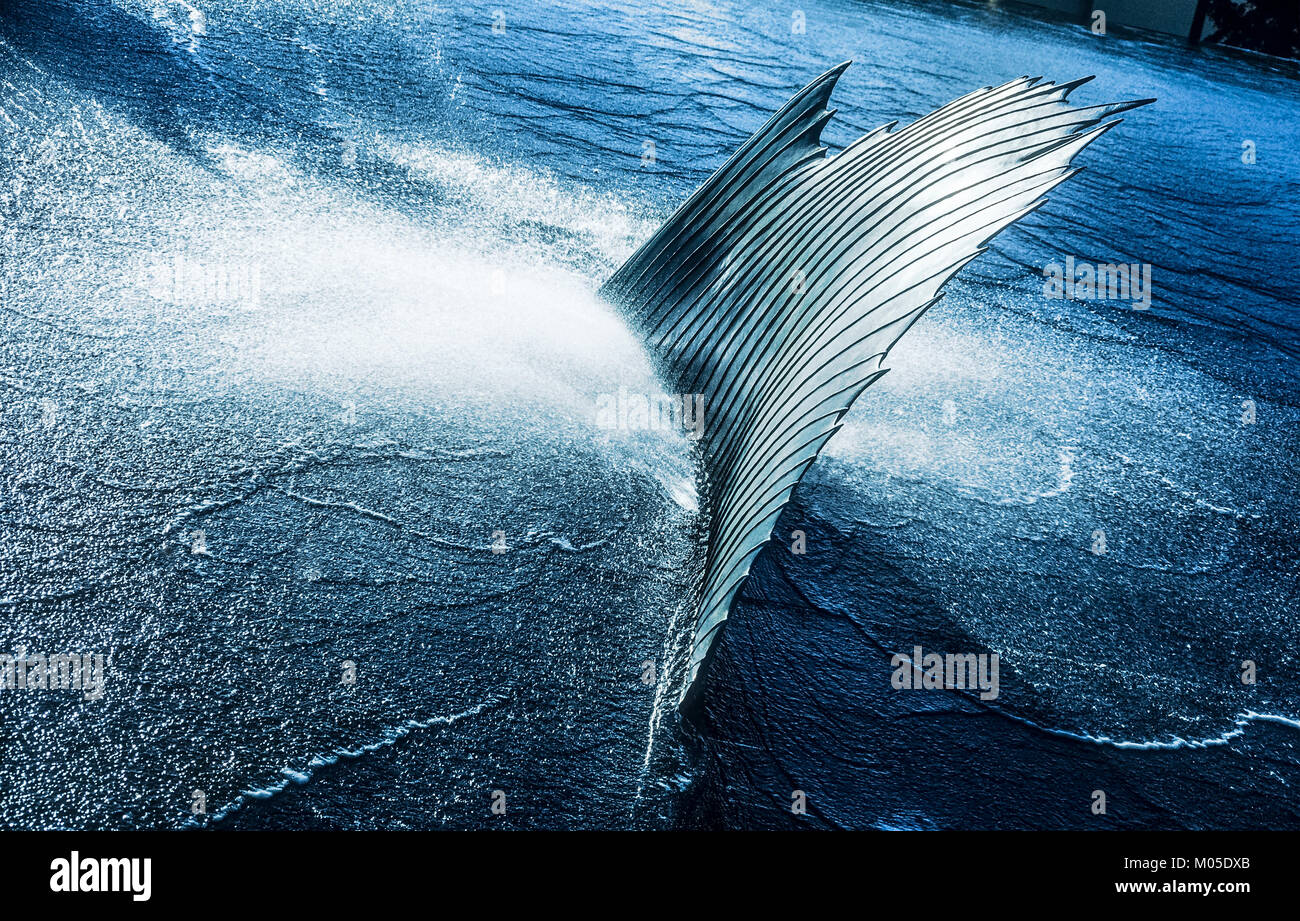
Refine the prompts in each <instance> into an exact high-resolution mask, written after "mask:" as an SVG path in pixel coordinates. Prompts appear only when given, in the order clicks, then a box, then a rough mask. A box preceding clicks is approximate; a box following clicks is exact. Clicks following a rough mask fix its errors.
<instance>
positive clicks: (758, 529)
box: [601, 62, 1152, 702]
mask: <svg viewBox="0 0 1300 921" xmlns="http://www.w3.org/2000/svg"><path fill="white" fill-rule="evenodd" d="M848 66H849V64H848V62H846V63H844V64H841V65H839V66H838V67H835V68H834V69H832V70H830V71H827V72H826V73H825V74H823V75H822V76H820V77H818V78H817V79H816V80H814V81H813V82H812V83H810V84H809V85H808V86H807V87H805V88H804V89H803V90H801V91H800V92H799V93H798V94H797V95H796V96H795V97H794V98H793V99H791V100H790V101H789V102H788V103H786V105H785V106H784V107H783V108H782V109H781V110H780V111H779V112H777V113H776V115H774V116H773V117H772V118H771V120H770V121H768V123H767V124H766V125H764V126H763V127H762V128H760V129H759V130H758V131H757V132H756V133H755V134H754V135H753V136H752V137H750V138H749V140H747V141H746V142H745V143H744V145H742V146H741V148H740V149H739V150H738V151H736V153H735V154H734V155H733V156H732V157H731V159H729V160H728V161H727V162H726V163H725V164H723V166H722V167H721V168H720V169H719V170H718V171H717V172H715V173H714V174H713V175H712V176H711V177H710V178H709V179H708V181H707V182H705V183H704V185H702V186H701V187H700V188H699V189H698V190H696V192H695V193H694V194H693V195H692V196H691V197H690V198H689V199H688V200H687V201H686V203H685V204H683V205H682V206H681V207H680V208H678V209H677V211H676V213H674V214H673V216H672V217H671V218H669V220H668V221H667V222H666V223H665V224H664V225H663V226H662V227H660V228H659V229H658V231H656V232H655V234H654V235H653V236H652V237H651V238H650V239H649V240H648V241H646V243H645V244H644V245H643V246H642V247H641V248H640V249H638V250H637V251H636V253H635V254H633V256H632V257H631V258H630V259H628V261H627V262H626V263H625V264H624V265H623V266H621V267H620V268H619V269H618V271H617V272H615V273H614V275H613V276H611V277H610V279H609V280H608V281H607V282H606V283H605V284H604V286H603V287H602V288H601V294H602V296H603V297H605V298H606V300H608V301H609V302H610V303H611V304H613V305H614V306H615V307H617V308H618V309H619V310H620V311H621V312H622V313H623V314H624V316H625V317H626V318H627V320H628V322H629V323H630V324H631V325H632V326H633V328H634V329H635V330H636V331H637V332H638V333H639V334H640V336H641V337H642V338H643V340H644V342H645V344H646V347H647V349H648V350H649V352H650V353H651V355H652V357H653V358H654V360H655V361H656V363H657V365H658V369H659V372H660V374H661V375H662V377H663V379H664V381H665V383H666V384H668V385H669V387H670V388H671V389H672V390H673V391H674V392H677V393H683V394H700V395H703V399H704V405H705V407H706V418H707V419H708V423H707V425H706V426H705V428H704V431H703V433H702V435H701V438H700V445H699V447H700V460H701V469H700V485H701V490H700V494H701V497H702V499H703V503H702V508H703V509H704V511H705V512H706V514H707V516H708V528H709V539H708V546H707V551H706V557H705V563H704V576H703V583H702V585H701V586H700V590H699V600H698V619H697V621H696V628H695V637H694V641H693V645H692V649H691V656H690V661H689V663H688V666H687V675H686V681H685V684H684V687H683V691H682V699H683V702H685V701H687V700H688V699H689V697H690V696H691V694H692V689H693V688H694V687H695V686H696V685H697V683H698V681H697V679H698V677H699V674H700V669H701V667H702V666H703V665H704V663H705V661H706V659H707V657H708V654H709V651H710V649H711V648H712V647H713V644H714V643H715V642H716V641H717V639H718V637H719V636H720V635H721V631H722V627H723V624H724V623H725V621H726V619H727V612H728V610H729V608H730V607H731V603H732V600H733V599H734V598H735V596H736V594H737V593H738V592H739V591H740V588H741V586H742V585H743V583H744V580H745V578H746V576H747V575H748V574H749V569H750V566H751V564H752V563H753V561H754V558H755V557H756V556H757V555H758V552H759V550H760V548H761V547H762V546H763V544H764V543H766V542H767V541H768V540H769V539H771V536H772V529H773V527H775V525H776V521H777V517H778V516H779V515H780V513H781V509H782V508H783V507H784V506H785V504H786V502H788V501H789V499H790V495H791V493H792V492H793V491H794V488H795V486H796V485H797V484H798V483H799V480H800V478H801V477H802V476H803V474H804V472H805V471H806V470H807V469H808V468H809V466H810V465H811V464H812V462H813V460H814V459H815V458H816V457H817V454H818V452H819V451H820V450H821V449H822V447H823V446H824V445H825V444H826V442H827V441H828V440H829V439H830V437H831V436H832V435H833V434H835V432H836V431H837V430H838V429H839V427H840V419H841V418H842V417H843V416H844V414H845V412H847V411H848V409H849V407H850V406H851V405H852V404H853V401H854V400H855V399H857V397H858V395H859V394H861V393H862V391H863V390H865V389H866V388H867V387H868V386H869V385H870V384H871V383H872V382H874V381H876V380H877V379H879V378H880V376H881V375H882V374H884V373H885V370H886V369H885V368H884V367H883V366H882V363H883V362H884V360H885V357H886V356H887V355H888V354H889V350H890V348H891V347H892V346H893V345H894V343H895V342H897V341H898V339H899V337H900V336H902V335H903V333H904V332H906V331H907V329H908V328H909V327H910V326H911V325H912V324H913V323H914V322H916V320H917V318H919V317H920V316H921V314H923V313H924V312H925V311H926V310H927V309H929V308H930V307H931V306H933V305H934V304H935V303H936V302H937V301H938V299H939V296H940V295H939V290H940V289H941V288H942V287H943V285H944V283H945V282H947V281H948V279H950V278H952V276H953V275H954V274H956V273H957V271H958V270H960V269H961V268H962V267H963V266H965V265H966V264H967V263H968V262H970V261H971V260H972V259H974V258H975V257H976V256H978V255H979V254H980V253H982V252H983V251H984V249H985V248H986V244H987V243H988V241H989V240H990V238H992V237H993V236H994V234H996V233H997V232H998V231H1000V230H1002V229H1003V228H1004V227H1006V226H1007V225H1009V224H1011V223H1012V222H1013V221H1015V220H1017V219H1018V218H1021V217H1023V216H1024V215H1026V214H1028V213H1029V212H1031V211H1033V210H1034V209H1036V208H1037V207H1038V206H1039V205H1040V204H1042V203H1043V201H1044V198H1043V196H1044V195H1045V194H1046V193H1047V192H1048V191H1049V190H1050V189H1052V188H1053V187H1054V186H1056V184H1057V183H1059V182H1062V181H1063V180H1065V179H1066V178H1068V177H1069V176H1071V175H1073V174H1074V173H1075V172H1077V170H1074V169H1072V168H1071V166H1070V162H1071V160H1072V158H1073V157H1074V156H1075V154H1077V153H1078V152H1079V151H1080V150H1082V149H1083V148H1084V147H1086V146H1087V145H1088V144H1090V143H1091V142H1092V141H1093V140H1095V139H1096V138H1097V137H1099V136H1100V135H1101V134H1102V133H1104V132H1105V131H1106V130H1108V129H1109V128H1111V127H1113V126H1114V125H1115V124H1117V122H1116V121H1111V122H1107V123H1102V122H1103V120H1104V119H1106V118H1109V117H1110V116H1112V115H1115V114H1117V113H1119V112H1122V111H1125V110H1127V109H1130V108H1133V107H1135V106H1138V105H1142V104H1144V103H1145V102H1150V101H1152V100H1141V101H1137V102H1129V103H1120V104H1114V105H1099V106H1088V107H1077V106H1072V105H1070V104H1068V103H1067V102H1066V97H1067V96H1068V95H1069V93H1070V91H1071V90H1073V89H1074V88H1075V87H1077V86H1079V85H1080V84H1082V83H1085V82H1087V80H1089V79H1091V78H1085V79H1083V80H1076V81H1074V82H1072V83H1064V84H1059V85H1058V84H1053V83H1039V79H1041V78H1036V79H1030V78H1028V77H1022V78H1020V79H1018V80H1013V81H1011V82H1010V83H1007V84H1005V85H1003V86H999V87H985V88H983V89H980V90H976V91H975V92H973V93H970V94H969V95H967V96H963V97H962V98H960V99H957V100H956V101H954V102H951V103H948V104H947V105H945V106H943V107H942V108H940V109H937V110H936V111H934V112H931V113H930V114H929V115H927V116H925V117H924V118H922V119H920V120H919V121H917V122H915V123H913V124H911V125H909V126H907V127H906V128H903V129H901V130H899V131H892V130H891V129H892V128H893V127H894V124H895V123H891V124H889V125H885V126H883V127H881V128H878V129H876V130H875V131H872V132H871V133H870V134H867V135H866V136H864V137H862V138H860V139H859V140H857V141H856V142H854V143H853V144H851V145H849V146H848V147H847V148H845V149H844V150H843V151H841V152H840V153H839V154H837V155H836V156H834V157H830V158H827V156H826V148H825V147H823V146H822V144H821V132H822V129H823V128H824V127H825V126H826V123H827V122H828V121H829V120H830V118H831V116H832V115H833V114H834V110H832V109H828V108H827V103H828V101H829V98H830V94H831V90H832V88H833V87H834V86H835V82H836V80H837V79H838V78H839V76H840V74H842V73H843V72H844V70H845V68H847V67H848Z"/></svg>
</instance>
